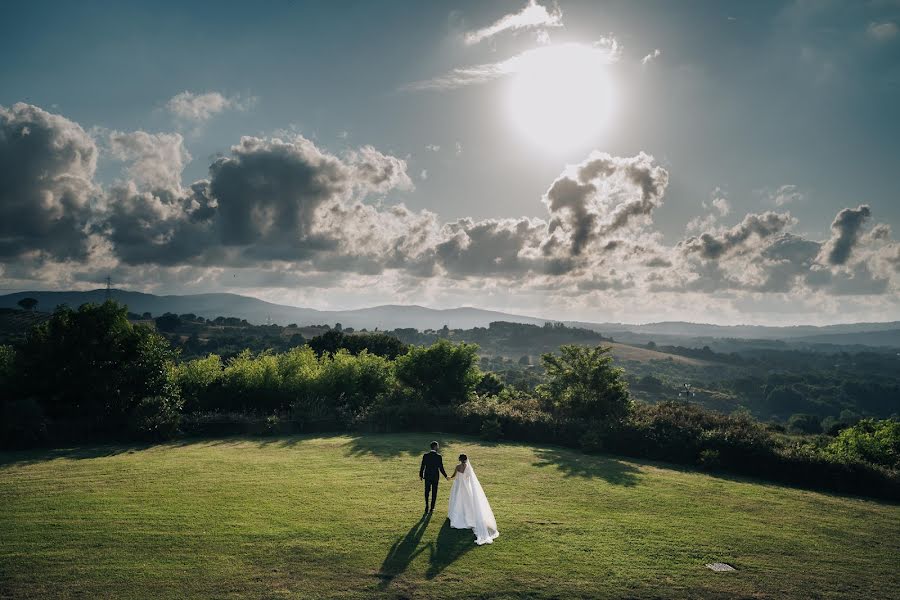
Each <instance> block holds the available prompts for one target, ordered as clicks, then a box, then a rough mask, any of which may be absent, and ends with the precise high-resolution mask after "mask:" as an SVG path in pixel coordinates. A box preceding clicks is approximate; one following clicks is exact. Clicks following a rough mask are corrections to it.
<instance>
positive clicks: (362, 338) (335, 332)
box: [308, 323, 409, 360]
mask: <svg viewBox="0 0 900 600" xmlns="http://www.w3.org/2000/svg"><path fill="white" fill-rule="evenodd" d="M337 325H340V323H337V324H336V326H335V328H334V329H331V330H329V331H326V332H325V333H323V334H322V335H318V336H316V337H314V338H313V339H311V340H310V341H309V342H308V343H309V347H310V348H312V349H313V350H314V351H315V353H316V355H318V356H322V355H323V354H326V353H329V354H334V353H335V352H337V351H338V350H341V349H344V350H347V351H349V352H350V354H353V355H356V354H359V353H360V352H363V351H367V352H368V353H369V354H375V355H378V356H383V357H386V358H389V359H391V360H393V359H395V358H397V357H398V356H400V355H401V354H406V352H407V351H408V350H409V347H408V346H407V345H406V344H404V343H403V342H401V341H400V340H399V339H397V338H396V337H394V336H392V335H388V334H386V333H382V332H375V333H353V334H350V333H345V332H344V330H342V329H339V328H338V327H337Z"/></svg>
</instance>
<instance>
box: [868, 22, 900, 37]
mask: <svg viewBox="0 0 900 600" xmlns="http://www.w3.org/2000/svg"><path fill="white" fill-rule="evenodd" d="M866 33H867V34H868V36H869V37H870V38H872V39H873V40H875V41H878V42H887V41H890V40H893V39H894V38H896V37H897V34H898V33H900V27H897V24H896V23H893V22H891V21H882V22H881V23H878V22H874V21H873V22H872V23H869V26H868V27H867V28H866Z"/></svg>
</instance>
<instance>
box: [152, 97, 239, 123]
mask: <svg viewBox="0 0 900 600" xmlns="http://www.w3.org/2000/svg"><path fill="white" fill-rule="evenodd" d="M255 102H256V98H255V97H253V96H250V97H248V98H241V97H240V96H232V97H227V96H225V95H223V94H221V93H219V92H206V93H203V94H195V93H193V92H189V91H184V92H181V93H180V94H176V95H175V96H173V97H172V98H171V99H170V100H169V101H168V102H167V103H166V108H167V109H168V110H169V112H171V113H172V114H173V115H175V116H176V117H177V118H179V119H183V120H185V121H197V122H203V121H207V120H209V119H210V118H211V117H213V116H214V115H216V114H218V113H220V112H222V111H225V110H247V109H249V108H250V107H251V106H253V104H255Z"/></svg>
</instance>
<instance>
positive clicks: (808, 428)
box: [787, 413, 822, 433]
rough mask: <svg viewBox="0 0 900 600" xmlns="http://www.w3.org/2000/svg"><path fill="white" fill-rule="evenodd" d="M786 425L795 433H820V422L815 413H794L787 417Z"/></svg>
mask: <svg viewBox="0 0 900 600" xmlns="http://www.w3.org/2000/svg"><path fill="white" fill-rule="evenodd" d="M787 427H788V429H789V430H791V431H795V432H797V433H822V422H821V421H820V420H819V417H817V416H816V415H805V414H800V413H797V414H794V415H791V418H790V419H788V422H787Z"/></svg>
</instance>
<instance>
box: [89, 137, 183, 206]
mask: <svg viewBox="0 0 900 600" xmlns="http://www.w3.org/2000/svg"><path fill="white" fill-rule="evenodd" d="M107 140H108V144H109V152H110V154H111V155H112V156H113V158H115V159H117V160H121V161H126V162H128V163H130V165H129V166H128V168H127V170H126V173H127V175H128V176H129V177H131V178H132V179H134V180H135V182H136V183H137V184H138V185H139V186H141V187H148V188H164V189H168V190H173V191H176V192H177V191H179V190H181V173H182V171H184V167H185V165H187V163H189V162H190V160H191V155H190V154H189V153H188V151H187V149H186V148H185V147H184V138H183V137H182V136H181V134H178V133H147V132H146V131H133V132H130V133H123V132H121V131H112V132H110V133H109V135H108V137H107Z"/></svg>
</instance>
